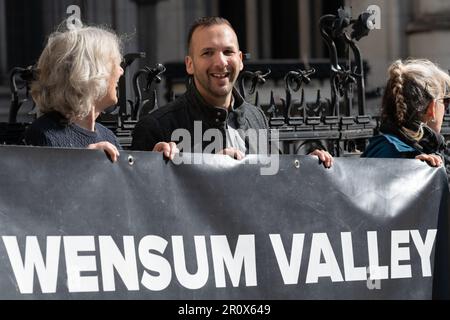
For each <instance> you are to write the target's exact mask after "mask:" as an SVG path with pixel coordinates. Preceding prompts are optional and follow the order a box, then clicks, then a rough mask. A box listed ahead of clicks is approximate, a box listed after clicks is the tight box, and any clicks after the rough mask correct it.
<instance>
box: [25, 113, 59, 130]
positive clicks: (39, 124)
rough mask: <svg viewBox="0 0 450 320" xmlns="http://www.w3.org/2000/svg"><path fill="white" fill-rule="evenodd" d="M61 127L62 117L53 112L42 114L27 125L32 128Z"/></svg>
mask: <svg viewBox="0 0 450 320" xmlns="http://www.w3.org/2000/svg"><path fill="white" fill-rule="evenodd" d="M63 127H64V125H63V124H62V117H61V116H60V115H59V114H57V113H55V112H49V113H45V114H43V115H42V116H40V117H39V118H37V119H36V120H34V121H33V123H32V124H31V125H30V126H29V128H30V129H33V130H46V129H60V128H63Z"/></svg>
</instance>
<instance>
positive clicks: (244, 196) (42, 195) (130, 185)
mask: <svg viewBox="0 0 450 320" xmlns="http://www.w3.org/2000/svg"><path fill="white" fill-rule="evenodd" d="M185 157H187V155H184V156H183V157H182V158H181V159H183V158H185ZM274 159H275V158H274ZM274 159H272V160H271V161H274ZM178 160H179V161H178V162H180V159H178ZM263 160H264V158H263V157H260V158H257V157H256V156H250V157H249V158H247V160H246V161H241V162H239V161H236V160H233V159H231V158H229V157H226V156H219V155H217V156H215V155H207V156H205V157H203V158H200V155H196V158H195V159H194V161H192V164H186V161H184V164H178V165H177V164H174V163H173V162H170V161H166V160H164V159H162V155H160V154H156V153H151V152H127V151H122V152H121V156H120V160H119V162H118V163H111V162H109V160H108V159H107V158H106V157H105V155H104V154H103V153H101V152H99V151H87V150H76V149H67V150H66V149H59V150H58V149H47V148H31V147H6V146H5V147H0V183H1V184H0V237H1V238H0V256H1V260H0V287H1V288H2V290H0V299H183V300H191V299H195V300H197V299H212V300H216V299H221V300H228V299H233V300H234V299H243V300H247V299H252V300H266V299H269V300H278V299H431V298H448V291H449V279H448V273H449V270H450V269H449V264H448V259H449V246H448V244H449V242H448V240H449V237H448V208H447V195H448V186H447V179H446V174H445V170H444V169H443V168H440V169H436V168H432V167H430V166H428V165H427V164H426V163H424V162H421V161H418V160H400V159H353V158H352V159H350V158H337V159H335V163H334V165H333V167H332V168H331V169H325V168H324V167H323V166H322V165H321V164H319V163H318V161H317V158H315V157H310V156H293V155H291V156H280V157H279V159H278V160H279V163H278V164H277V166H278V169H277V173H276V174H273V175H264V174H262V171H261V168H262V167H264V166H266V165H267V163H266V164H263V163H264V161H263ZM266 160H267V159H266ZM246 162H247V163H246ZM185 311H186V312H187V313H188V312H189V310H183V312H185ZM263 311H264V310H261V312H263Z"/></svg>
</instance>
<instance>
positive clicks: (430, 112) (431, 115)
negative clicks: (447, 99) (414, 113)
mask: <svg viewBox="0 0 450 320" xmlns="http://www.w3.org/2000/svg"><path fill="white" fill-rule="evenodd" d="M436 106H437V101H436V100H434V99H433V100H431V102H430V103H429V104H428V107H427V111H426V112H425V115H426V117H427V119H430V120H432V119H435V118H436Z"/></svg>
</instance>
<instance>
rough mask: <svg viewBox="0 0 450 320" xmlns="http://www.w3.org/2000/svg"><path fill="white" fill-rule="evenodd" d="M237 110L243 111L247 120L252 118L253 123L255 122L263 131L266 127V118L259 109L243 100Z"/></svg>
mask: <svg viewBox="0 0 450 320" xmlns="http://www.w3.org/2000/svg"><path fill="white" fill-rule="evenodd" d="M239 109H241V110H242V111H243V113H244V114H245V116H246V117H247V118H253V120H254V121H257V122H258V127H260V128H263V129H266V128H267V127H268V122H267V118H266V116H265V114H264V111H263V110H262V109H261V108H260V107H257V106H255V105H253V104H251V103H249V102H247V101H245V100H243V103H242V104H241V105H240V106H239Z"/></svg>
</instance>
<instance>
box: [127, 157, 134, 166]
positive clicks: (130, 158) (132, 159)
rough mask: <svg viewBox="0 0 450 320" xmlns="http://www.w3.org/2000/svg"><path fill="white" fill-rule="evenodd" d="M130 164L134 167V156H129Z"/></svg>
mask: <svg viewBox="0 0 450 320" xmlns="http://www.w3.org/2000/svg"><path fill="white" fill-rule="evenodd" d="M128 164H129V165H130V166H132V165H134V158H133V156H128Z"/></svg>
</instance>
